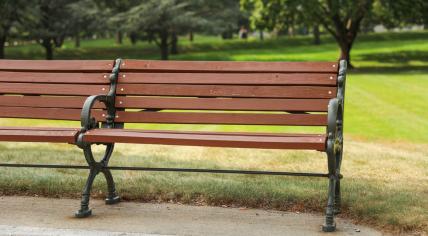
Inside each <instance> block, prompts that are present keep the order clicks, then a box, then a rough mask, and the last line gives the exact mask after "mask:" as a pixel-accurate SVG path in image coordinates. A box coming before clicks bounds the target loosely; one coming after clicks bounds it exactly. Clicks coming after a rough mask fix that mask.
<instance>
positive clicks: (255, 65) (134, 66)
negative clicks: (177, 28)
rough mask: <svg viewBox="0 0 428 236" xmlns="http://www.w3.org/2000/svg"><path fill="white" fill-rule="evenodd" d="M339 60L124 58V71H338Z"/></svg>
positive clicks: (122, 68) (122, 66)
mask: <svg viewBox="0 0 428 236" xmlns="http://www.w3.org/2000/svg"><path fill="white" fill-rule="evenodd" d="M337 69H338V63H337V62H230V61H150V60H124V61H123V63H122V65H121V71H122V72H137V71H139V72H143V71H147V72H149V71H150V72H160V71H162V72H178V71H180V72H195V71H199V72H262V73H266V72H304V73H308V72H309V73H319V72H331V73H336V72H337Z"/></svg>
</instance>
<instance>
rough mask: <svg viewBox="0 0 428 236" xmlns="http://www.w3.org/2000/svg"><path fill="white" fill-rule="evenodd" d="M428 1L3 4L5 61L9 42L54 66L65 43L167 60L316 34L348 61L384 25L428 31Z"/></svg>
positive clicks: (13, 0)
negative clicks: (123, 48)
mask: <svg viewBox="0 0 428 236" xmlns="http://www.w3.org/2000/svg"><path fill="white" fill-rule="evenodd" d="M427 12H428V1H426V0H353V1H350V0H304V1H302V0H216V1H212V0H0V58H4V56H5V55H4V47H5V44H6V42H8V41H12V40H23V41H33V42H34V41H35V42H37V43H39V44H40V45H41V46H42V47H43V48H44V49H45V52H46V59H53V57H54V49H55V48H57V47H61V46H62V44H63V42H64V40H65V39H70V38H72V39H74V40H75V46H76V47H79V46H80V40H81V38H90V37H92V36H94V35H97V36H98V37H115V39H116V43H117V44H122V42H123V38H124V37H128V38H129V39H130V41H131V42H132V43H133V44H135V43H136V42H138V41H149V42H153V43H155V44H156V45H157V46H158V47H159V51H160V55H161V58H162V59H163V60H167V59H168V57H169V54H177V53H178V52H179V50H178V41H179V36H183V35H188V37H189V40H193V38H194V34H195V33H203V34H214V35H221V36H222V37H223V38H224V39H228V38H231V37H232V36H233V34H234V33H237V32H238V30H239V28H241V27H244V28H246V29H249V30H252V31H257V32H258V34H259V37H260V39H261V40H263V39H264V37H265V33H266V32H269V33H270V34H275V35H282V34H283V35H289V36H293V35H296V34H309V33H311V34H312V35H313V37H314V40H313V42H314V43H315V44H320V43H321V37H320V35H321V34H322V33H326V34H330V35H331V36H332V37H333V38H334V39H335V40H336V42H337V44H338V47H339V48H340V51H341V55H340V57H341V58H343V59H346V60H348V62H350V51H351V49H352V46H353V43H354V42H355V39H356V38H357V35H358V34H359V33H360V32H367V31H371V30H372V29H373V27H374V26H375V25H377V24H383V25H384V26H386V27H388V28H393V27H399V26H405V25H411V24H420V25H425V26H428V14H426V13H427Z"/></svg>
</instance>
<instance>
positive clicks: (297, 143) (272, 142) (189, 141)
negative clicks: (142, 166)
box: [84, 129, 326, 150]
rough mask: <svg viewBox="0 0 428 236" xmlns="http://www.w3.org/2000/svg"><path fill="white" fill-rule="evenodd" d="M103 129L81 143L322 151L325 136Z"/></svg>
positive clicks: (93, 132) (87, 136) (92, 131)
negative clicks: (149, 131) (244, 134)
mask: <svg viewBox="0 0 428 236" xmlns="http://www.w3.org/2000/svg"><path fill="white" fill-rule="evenodd" d="M104 130H105V129H96V130H91V131H89V132H87V133H85V136H84V141H88V142H104V143H112V142H117V143H144V144H166V145H186V146H187V145H189V146H208V147H235V148H267V149H313V150H325V139H326V138H325V136H322V137H320V136H319V135H313V136H291V137H288V136H285V135H284V136H282V137H278V136H271V137H269V136H248V135H247V136H240V135H219V134H217V135H214V134H186V133H180V132H176V133H147V132H129V131H127V132H123V131H122V130H115V131H114V132H112V131H107V132H104Z"/></svg>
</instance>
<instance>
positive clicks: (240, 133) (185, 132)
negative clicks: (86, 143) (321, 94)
mask: <svg viewBox="0 0 428 236" xmlns="http://www.w3.org/2000/svg"><path fill="white" fill-rule="evenodd" d="M102 130H103V131H102V132H103V133H108V132H113V133H114V132H116V130H115V129H102ZM121 131H122V132H139V133H165V134H176V133H177V132H178V133H180V134H199V135H230V136H233V135H238V136H268V137H306V136H317V137H321V138H322V137H325V136H326V135H325V134H304V133H263V132H221V131H216V132H213V131H183V130H142V129H121Z"/></svg>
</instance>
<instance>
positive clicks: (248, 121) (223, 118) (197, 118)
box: [115, 111, 327, 126]
mask: <svg viewBox="0 0 428 236" xmlns="http://www.w3.org/2000/svg"><path fill="white" fill-rule="evenodd" d="M116 114H117V116H118V118H116V119H115V120H116V121H117V122H126V123H169V124H239V125H295V126H324V125H326V124H327V115H325V114H254V113H200V112H149V111H142V112H125V111H118V112H117V113H116Z"/></svg>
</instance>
